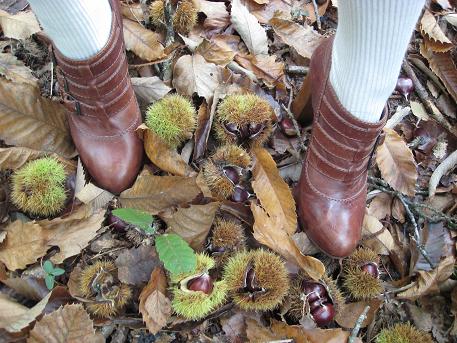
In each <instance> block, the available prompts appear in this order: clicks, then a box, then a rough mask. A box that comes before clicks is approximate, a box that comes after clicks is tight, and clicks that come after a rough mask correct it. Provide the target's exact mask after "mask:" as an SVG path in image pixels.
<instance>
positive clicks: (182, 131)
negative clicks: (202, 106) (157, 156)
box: [146, 94, 196, 147]
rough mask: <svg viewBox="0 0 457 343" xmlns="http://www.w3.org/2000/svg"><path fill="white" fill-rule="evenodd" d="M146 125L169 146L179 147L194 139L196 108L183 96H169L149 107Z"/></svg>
mask: <svg viewBox="0 0 457 343" xmlns="http://www.w3.org/2000/svg"><path fill="white" fill-rule="evenodd" d="M146 125H147V126H148V127H149V128H150V129H151V130H152V131H154V133H155V134H156V135H157V136H159V137H160V138H161V139H162V140H163V141H164V142H165V143H167V144H168V145H169V146H171V147H177V146H179V145H180V144H181V143H183V142H184V141H185V140H187V139H190V138H191V137H192V133H193V131H194V130H195V125H196V112H195V108H194V106H193V105H192V103H191V102H190V101H189V100H188V99H186V98H185V97H183V96H181V95H178V94H173V95H167V96H165V97H164V98H162V99H161V100H159V101H157V102H155V103H154V104H152V105H151V106H149V108H148V110H147V111H146Z"/></svg>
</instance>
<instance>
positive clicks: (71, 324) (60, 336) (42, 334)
mask: <svg viewBox="0 0 457 343" xmlns="http://www.w3.org/2000/svg"><path fill="white" fill-rule="evenodd" d="M76 342H85V343H103V342H105V339H104V337H103V335H102V334H101V333H97V332H96V331H95V329H94V323H93V322H92V320H91V319H90V317H89V314H88V313H87V312H86V311H85V310H84V307H83V305H82V304H72V305H65V306H64V307H60V308H59V309H57V310H56V311H54V312H52V313H50V314H47V315H45V316H44V317H43V318H42V319H40V320H39V321H38V322H37V323H36V324H35V327H34V328H33V330H32V331H30V337H29V338H28V339H27V343H76Z"/></svg>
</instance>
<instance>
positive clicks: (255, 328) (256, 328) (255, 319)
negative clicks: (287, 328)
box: [245, 313, 286, 342]
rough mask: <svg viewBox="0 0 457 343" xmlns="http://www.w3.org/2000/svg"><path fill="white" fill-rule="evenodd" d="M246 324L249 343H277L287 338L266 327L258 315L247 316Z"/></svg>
mask: <svg viewBox="0 0 457 343" xmlns="http://www.w3.org/2000/svg"><path fill="white" fill-rule="evenodd" d="M245 323H246V336H247V341H248V342H277V341H278V340H279V341H281V339H283V338H286V337H285V336H284V335H283V334H279V333H276V332H273V331H272V330H271V329H270V328H269V327H266V326H265V325H264V324H263V323H262V320H261V318H260V315H259V314H258V313H253V314H246V318H245Z"/></svg>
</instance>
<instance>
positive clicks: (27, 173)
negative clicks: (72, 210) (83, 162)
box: [11, 157, 67, 217]
mask: <svg viewBox="0 0 457 343" xmlns="http://www.w3.org/2000/svg"><path fill="white" fill-rule="evenodd" d="M65 178H66V175H65V169H64V167H63V165H62V163H60V162H59V161H58V160H57V159H55V158H52V157H44V158H40V159H37V160H34V161H31V162H28V163H27V164H26V165H24V166H23V167H22V168H20V169H19V170H17V171H16V172H15V173H14V174H13V176H12V178H11V180H12V192H11V200H12V202H13V203H14V204H15V205H16V206H17V207H18V208H19V209H21V210H23V211H25V212H28V213H30V214H32V215H38V216H44V217H48V216H52V215H54V214H57V213H59V212H60V211H61V210H62V209H63V206H64V204H65V200H66V198H67V194H66V192H65Z"/></svg>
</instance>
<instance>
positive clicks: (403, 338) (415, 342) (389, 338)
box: [376, 323, 433, 343]
mask: <svg viewBox="0 0 457 343" xmlns="http://www.w3.org/2000/svg"><path fill="white" fill-rule="evenodd" d="M419 342H420V343H433V339H432V337H431V336H430V335H429V334H428V333H427V332H425V331H422V330H418V329H416V328H415V327H414V326H412V325H411V324H409V323H406V324H396V325H394V326H393V327H391V328H389V329H383V330H382V331H381V332H380V333H379V335H378V336H377V337H376V343H419Z"/></svg>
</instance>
